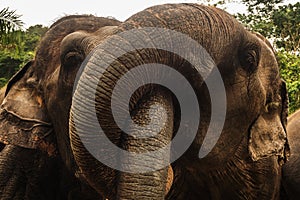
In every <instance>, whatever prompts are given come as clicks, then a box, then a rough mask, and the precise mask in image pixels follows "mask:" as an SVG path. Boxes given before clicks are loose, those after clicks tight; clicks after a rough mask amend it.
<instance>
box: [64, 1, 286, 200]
mask: <svg viewBox="0 0 300 200" xmlns="http://www.w3.org/2000/svg"><path fill="white" fill-rule="evenodd" d="M138 27H160V28H169V29H172V30H175V31H179V32H182V33H184V34H186V35H188V36H190V37H191V38H192V39H194V40H195V41H197V42H198V43H199V44H201V45H202V46H203V47H204V48H205V49H206V50H207V51H208V53H209V54H210V55H211V57H212V58H213V59H214V61H215V63H216V65H217V67H218V69H219V71H220V73H221V75H222V78H223V80H224V85H225V88H226V94H227V113H226V120H225V125H224V129H223V131H222V134H221V137H220V139H219V141H218V142H217V144H216V146H215V147H214V149H213V150H212V151H211V152H210V153H209V154H208V155H207V156H206V157H205V158H203V159H199V158H198V152H199V149H200V147H201V144H202V142H203V139H204V137H205V133H206V130H207V128H208V124H209V119H210V99H209V95H208V91H207V88H206V87H205V84H202V83H203V80H202V79H201V77H200V78H199V77H197V76H196V74H191V72H190V71H189V69H190V68H191V66H190V65H189V64H188V63H187V62H184V60H182V58H179V57H176V56H174V55H173V54H172V53H170V52H162V51H160V50H153V49H147V50H145V51H135V52H131V54H130V55H129V54H128V55H127V56H123V57H122V58H120V59H119V60H121V61H122V64H120V63H119V62H116V63H114V65H111V66H110V68H108V70H107V73H104V75H103V76H100V74H99V73H98V74H97V72H95V73H94V74H93V75H90V76H91V77H89V78H95V77H96V78H99V79H100V78H101V79H100V80H101V81H100V83H99V85H98V86H99V88H98V89H97V91H98V92H99V93H97V94H96V95H97V98H96V102H97V103H96V110H97V117H98V120H99V122H100V124H101V127H102V128H103V130H105V133H106V135H107V136H108V138H109V139H110V140H111V141H112V142H113V143H114V144H115V145H118V146H119V147H122V148H123V149H125V150H128V151H133V152H139V151H140V148H146V149H147V150H154V149H156V148H157V147H160V145H164V144H166V143H168V142H170V141H171V138H172V136H173V135H174V134H175V133H176V127H177V123H178V122H179V118H178V110H179V108H178V107H177V104H176V101H174V97H173V96H172V94H171V93H170V92H169V91H166V90H165V89H163V88H160V87H156V86H152V87H151V86H150V87H145V88H143V89H141V92H138V93H136V94H135V96H134V97H133V98H132V102H130V111H131V117H132V119H134V121H135V122H136V123H137V124H144V123H145V121H146V120H147V112H148V109H149V107H150V106H151V105H160V106H162V107H163V108H164V109H165V111H166V113H167V117H166V119H165V120H166V122H167V123H166V124H156V125H157V127H161V126H163V127H164V128H163V129H162V131H161V132H160V133H159V134H158V135H157V136H155V137H153V138H152V139H151V140H149V141H138V140H135V139H133V138H132V137H130V136H128V135H127V134H125V133H123V132H122V131H121V130H120V129H119V128H118V127H117V126H116V124H115V123H114V121H113V120H112V119H113V117H112V114H111V112H110V110H109V109H107V108H110V103H111V102H110V97H111V91H112V89H113V85H114V84H115V83H116V81H117V80H118V79H119V78H120V74H117V73H116V72H124V71H128V70H129V69H130V68H132V67H134V66H138V65H141V64H145V63H161V64H165V65H168V66H171V67H174V68H175V69H184V71H185V72H186V71H189V72H190V73H186V74H185V75H186V77H187V78H188V79H189V81H190V82H191V84H192V85H193V87H194V89H195V91H196V93H197V95H198V100H199V104H200V110H201V120H200V127H199V129H198V132H197V136H196V138H195V140H194V142H193V144H192V145H191V146H190V148H189V149H188V150H187V151H186V153H185V154H184V155H183V156H182V157H181V158H180V159H178V160H177V161H176V162H174V163H172V164H171V165H170V167H171V168H170V167H166V168H164V169H161V170H158V171H155V172H150V173H145V174H128V173H124V172H120V171H117V170H114V169H111V168H109V167H107V166H105V165H103V164H102V163H100V162H99V161H97V160H96V159H95V158H94V157H93V156H91V155H90V153H89V152H88V151H87V150H86V149H85V148H84V146H83V144H82V143H81V141H80V139H79V137H78V135H77V132H76V128H75V126H74V121H73V117H76V118H77V119H80V120H79V123H82V124H85V123H89V120H90V119H86V118H85V117H84V116H85V114H84V113H79V116H74V113H73V111H74V110H72V109H71V114H70V116H71V118H70V120H71V121H70V137H71V145H72V150H73V154H74V158H75V160H76V163H77V165H78V166H79V169H80V173H81V174H82V175H84V178H85V179H86V180H87V182H88V183H89V184H90V185H91V186H92V187H93V188H95V190H97V191H98V193H99V194H101V195H103V196H104V197H105V198H108V199H187V198H188V199H268V200H269V199H278V198H279V190H280V180H281V164H282V163H283V162H285V160H286V153H287V152H286V151H287V150H288V143H287V139H286V131H285V125H286V117H287V96H286V88H285V84H284V83H283V82H282V81H281V79H280V76H279V70H278V65H277V61H276V58H275V56H274V51H273V49H272V48H271V47H270V46H269V45H268V44H266V42H265V41H264V39H263V38H261V37H259V36H257V35H255V34H252V33H250V32H248V31H247V30H245V28H244V27H243V26H242V25H241V24H239V23H238V22H237V21H236V20H235V19H234V18H233V17H232V16H230V15H229V14H228V13H226V12H224V11H221V10H219V9H216V8H213V7H206V6H202V5H197V4H166V5H161V6H155V7H151V8H149V9H146V10H144V11H141V12H139V13H137V14H135V15H133V16H132V17H130V18H129V19H128V20H126V21H125V22H124V23H122V24H121V25H120V26H118V27H116V28H114V30H112V31H111V33H110V34H115V33H118V32H122V31H124V30H130V29H133V28H138ZM106 33H107V34H109V31H108V32H106ZM102 38H103V31H98V32H95V33H92V34H83V33H81V32H78V33H74V34H73V35H71V36H69V37H67V38H65V40H64V42H63V45H62V47H61V48H62V57H61V58H62V69H61V71H60V74H59V77H60V78H58V80H60V79H62V78H64V77H65V76H66V75H65V74H66V71H68V70H70V67H69V66H70V65H69V64H68V63H69V62H71V63H74V62H76V58H77V57H82V55H87V54H88V53H89V52H91V50H92V49H93V48H91V47H93V46H94V45H95V44H99V43H101V41H102ZM109 39H110V38H109V37H108V38H107V39H106V41H109ZM140 39H141V41H140V42H141V43H142V42H143V40H144V39H145V38H140ZM83 41H84V42H83ZM162 41H163V38H162ZM116 48H122V46H120V47H119V46H118V44H116ZM103 50H105V49H103ZM64 52H68V53H64ZM82 52H84V53H82ZM69 55H70V56H69ZM71 56H73V58H72V57H71ZM65 57H67V58H68V57H71V58H72V59H70V60H65V59H64V58H65ZM100 57H101V56H99V59H100ZM93 62H97V60H96V59H95V60H93ZM99 71H101V70H99ZM182 73H184V72H182ZM193 75H195V76H193ZM65 79H66V80H68V78H65ZM60 83H61V85H59V88H63V87H65V85H67V86H69V85H70V84H69V82H67V83H68V84H65V83H63V82H60ZM104 83H105V84H104ZM69 87H70V86H69ZM86 87H92V86H90V85H86ZM70 88H71V87H70ZM149 88H150V89H149ZM76 95H78V96H76V98H78V99H85V98H86V96H85V93H84V92H83V93H82V92H80V91H76ZM74 98H75V97H74ZM90 100H91V101H94V99H90ZM82 106H84V103H83V104H82ZM120 106H127V105H120ZM161 116H162V113H161V110H156V111H155V112H154V113H153V116H152V117H153V118H154V119H155V118H160V117H161ZM126 120H128V119H124V121H126ZM161 121H162V122H163V121H164V120H163V119H162V120H161ZM153 130H157V128H156V127H154V129H153ZM131 131H132V132H134V131H136V130H134V129H132V130H131ZM148 131H149V130H148ZM86 134H88V133H86ZM89 134H91V133H89ZM90 142H94V140H93V138H91V140H90ZM145 142H147V145H145ZM91 144H92V143H91ZM100 150H101V149H100ZM107 156H111V157H112V158H116V157H117V158H118V156H119V155H107ZM120 159H122V158H120ZM159 161H160V160H159V159H158V160H157V162H159ZM170 169H172V170H170ZM169 188H170V189H169Z"/></svg>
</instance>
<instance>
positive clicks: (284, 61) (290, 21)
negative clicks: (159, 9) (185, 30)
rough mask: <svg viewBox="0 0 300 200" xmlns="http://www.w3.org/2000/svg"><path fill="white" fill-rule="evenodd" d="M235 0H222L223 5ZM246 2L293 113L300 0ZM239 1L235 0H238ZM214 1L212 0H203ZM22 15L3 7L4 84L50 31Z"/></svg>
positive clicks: (245, 18)
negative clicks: (272, 54) (290, 0)
mask: <svg viewBox="0 0 300 200" xmlns="http://www.w3.org/2000/svg"><path fill="white" fill-rule="evenodd" d="M232 1H233V0H220V1H219V2H217V3H216V4H215V5H216V6H220V7H222V5H226V4H228V3H230V2H232ZM236 1H238V2H239V3H241V4H244V5H246V7H247V12H246V13H238V14H236V16H235V17H236V18H237V19H238V20H239V21H240V22H242V23H243V24H244V25H245V26H247V27H248V28H249V29H250V30H253V31H256V32H259V33H261V34H262V35H264V36H265V37H267V38H268V39H269V40H270V41H271V43H273V46H274V47H275V49H276V51H277V58H278V62H279V64H280V70H281V75H282V78H283V79H284V80H285V81H286V83H287V87H288V92H289V99H290V113H292V112H294V111H295V110H296V109H298V108H300V14H299V13H300V3H295V4H283V3H284V2H283V0H236ZM236 1H235V2H236ZM200 2H202V3H210V4H211V0H200ZM22 27H23V23H22V21H21V20H20V15H18V14H16V11H11V10H10V9H9V8H4V9H2V10H1V11H0V87H1V86H3V85H4V84H5V83H6V82H7V81H8V79H9V78H10V77H11V76H12V75H13V74H14V73H15V72H16V71H17V70H18V69H19V68H20V67H21V66H23V65H24V64H25V63H26V62H28V61H29V60H31V59H33V57H34V52H35V48H36V46H37V44H38V42H39V40H40V38H41V37H42V36H43V34H44V33H45V32H46V31H47V29H48V28H47V27H43V26H42V25H35V26H31V27H29V28H28V29H26V30H24V29H23V28H22Z"/></svg>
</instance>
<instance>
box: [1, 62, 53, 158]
mask: <svg viewBox="0 0 300 200" xmlns="http://www.w3.org/2000/svg"><path fill="white" fill-rule="evenodd" d="M33 63H34V62H33V61H30V62H28V63H27V64H26V65H25V66H24V67H23V68H22V69H21V70H20V71H18V72H17V73H16V74H15V75H14V76H13V77H12V78H11V79H10V81H9V82H8V84H7V88H6V91H5V95H4V99H3V102H2V104H1V106H0V127H1V129H0V142H2V143H4V144H13V145H16V146H21V147H25V148H30V149H40V150H43V151H46V152H48V154H49V155H53V154H54V153H55V151H56V150H55V149H56V148H55V145H54V144H55V143H54V134H53V128H52V125H51V123H50V120H49V118H48V115H47V112H46V107H45V105H44V102H43V99H42V97H41V95H40V94H39V92H38V88H37V83H38V81H37V78H36V77H35V76H34V71H33V67H32V66H33Z"/></svg>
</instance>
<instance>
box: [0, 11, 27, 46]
mask: <svg viewBox="0 0 300 200" xmlns="http://www.w3.org/2000/svg"><path fill="white" fill-rule="evenodd" d="M20 17H21V15H18V14H16V11H15V10H12V11H10V10H9V8H3V9H2V10H1V11H0V41H1V44H2V45H4V44H10V43H14V42H16V41H20V33H19V32H18V31H17V30H22V27H23V22H22V21H21V20H20Z"/></svg>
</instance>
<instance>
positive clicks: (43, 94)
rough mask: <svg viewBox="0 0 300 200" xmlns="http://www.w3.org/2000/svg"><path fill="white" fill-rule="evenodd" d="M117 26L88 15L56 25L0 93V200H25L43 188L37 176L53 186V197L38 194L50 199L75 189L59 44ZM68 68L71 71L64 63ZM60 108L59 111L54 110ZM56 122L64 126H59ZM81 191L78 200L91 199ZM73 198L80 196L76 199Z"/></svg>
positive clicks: (68, 73) (67, 19) (65, 19)
mask: <svg viewBox="0 0 300 200" xmlns="http://www.w3.org/2000/svg"><path fill="white" fill-rule="evenodd" d="M118 24H119V22H118V21H117V20H114V19H107V18H102V17H94V16H91V15H74V16H73V15H72V16H67V17H64V18H62V19H60V20H58V21H56V22H55V23H54V24H53V25H52V26H51V27H50V28H49V30H48V31H47V32H46V34H45V36H44V37H43V38H42V40H41V42H40V44H39V46H38V48H37V52H36V55H35V58H34V60H32V61H30V62H28V63H27V64H26V65H25V66H24V67H23V68H22V69H20V71H19V72H17V73H16V74H15V75H14V76H13V77H12V78H11V79H10V81H9V82H8V84H7V87H6V88H5V89H4V90H1V91H3V94H2V93H1V96H0V97H1V98H2V97H3V102H2V99H1V102H2V104H1V108H0V127H1V129H0V142H2V143H4V144H6V147H5V149H4V150H3V153H2V154H1V155H0V177H1V181H0V187H1V188H0V198H12V196H11V195H17V194H18V195H20V196H25V197H26V198H29V197H30V195H31V194H32V193H34V191H35V190H36V189H37V188H39V189H40V190H42V189H43V188H42V187H43V186H44V183H45V180H42V182H41V180H40V179H39V178H37V177H40V178H41V179H44V178H45V177H44V175H43V173H46V174H49V175H50V178H49V177H48V179H49V183H48V187H49V188H50V187H51V186H54V187H55V188H54V191H55V192H53V191H52V192H50V193H53V194H52V195H49V194H48V195H47V194H46V193H44V194H43V195H44V196H48V198H50V199H51V197H53V195H54V196H55V194H56V193H61V194H58V195H59V196H60V198H63V199H64V198H67V195H69V196H70V194H68V192H70V190H71V189H73V188H72V187H74V186H73V184H74V185H75V187H76V186H77V184H78V183H77V182H78V181H77V180H76V179H75V170H76V167H75V165H74V161H73V155H72V153H71V151H70V142H69V139H68V133H69V131H68V111H69V109H70V105H71V95H69V96H67V95H68V94H70V92H69V91H68V90H67V89H68V88H66V87H65V88H61V90H60V92H57V91H58V90H57V85H58V84H59V81H58V80H57V78H58V74H59V72H60V71H62V70H63V69H61V65H60V51H61V50H60V45H61V43H62V41H63V40H64V38H65V37H67V36H68V35H69V34H72V33H73V32H75V31H79V30H81V31H82V32H86V33H88V32H95V31H97V30H98V29H99V28H101V27H105V26H113V25H118ZM74 47H75V44H74ZM79 59H80V58H79ZM69 67H70V69H71V68H72V67H76V66H72V63H71V62H69ZM64 70H65V69H64ZM65 73H66V74H65V77H68V78H69V79H68V80H71V79H70V77H72V76H73V77H75V75H76V71H73V72H72V71H65ZM72 73H73V75H72ZM60 81H62V82H64V81H65V79H61V80H60ZM64 90H66V91H64ZM56 95H60V96H59V97H58V96H56ZM57 99H60V101H56V100H57ZM62 103H63V105H64V106H63V107H60V105H61V104H62ZM51 112H52V113H51ZM57 117H58V118H59V119H57ZM61 123H64V125H63V126H62V127H61ZM4 151H5V152H4ZM24 159H26V160H24ZM30 165H31V166H30ZM51 174H52V175H51ZM47 176H48V175H47ZM42 177H44V178H42ZM54 179H60V180H54ZM27 180H28V181H27ZM51 181H52V182H51ZM50 182H51V183H50ZM8 183H10V184H8ZM21 184H25V185H23V186H21ZM26 184H27V185H26ZM60 184H61V185H60ZM46 185H47V184H46ZM59 187H60V189H61V190H59V189H58V188H59ZM24 188H25V189H24ZM70 188H71V189H70ZM87 190H88V193H86V195H85V197H84V198H88V196H92V195H93V194H94V193H93V191H92V190H89V189H87ZM36 191H38V189H37V190H36ZM48 191H49V190H48ZM39 192H40V191H39ZM39 192H36V194H37V193H39ZM14 193H15V194H14ZM89 193H90V194H89ZM27 195H29V196H27ZM98 196H99V195H98ZM53 198H58V196H56V197H53ZM76 198H81V197H80V196H78V195H77V197H76ZM30 199H31V198H30ZM37 199H43V198H42V197H41V196H40V197H38V198H37ZM81 199H82V198H81Z"/></svg>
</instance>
